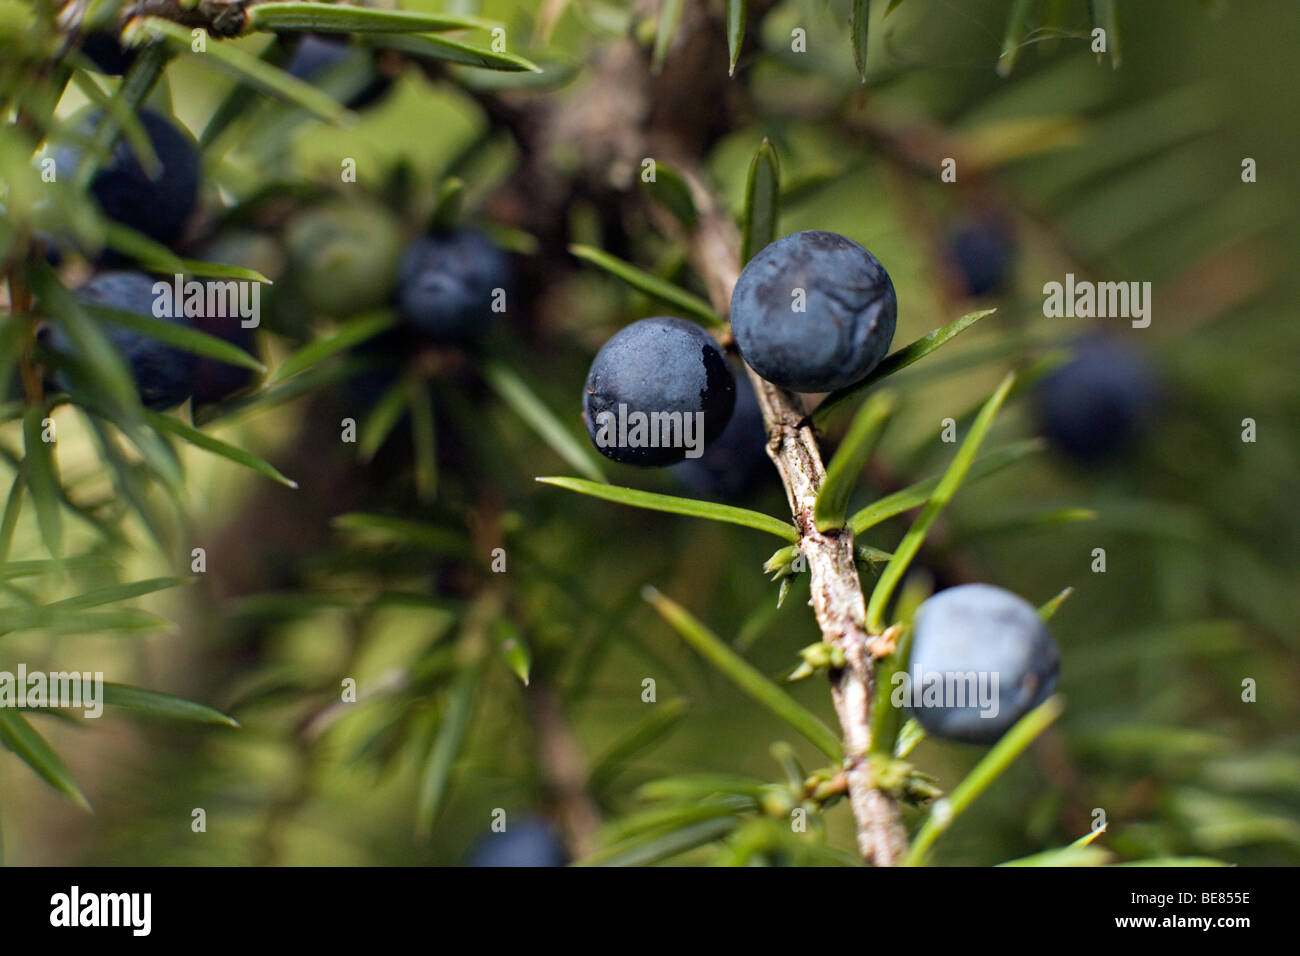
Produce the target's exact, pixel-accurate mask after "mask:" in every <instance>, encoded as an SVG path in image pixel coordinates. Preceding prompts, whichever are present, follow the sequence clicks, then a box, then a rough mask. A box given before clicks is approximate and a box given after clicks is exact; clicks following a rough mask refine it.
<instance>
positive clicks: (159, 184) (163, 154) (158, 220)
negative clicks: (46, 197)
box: [55, 109, 199, 245]
mask: <svg viewBox="0 0 1300 956" xmlns="http://www.w3.org/2000/svg"><path fill="white" fill-rule="evenodd" d="M102 116H103V114H102V113H101V112H99V111H95V112H93V113H91V114H90V116H89V117H88V119H87V120H86V121H85V122H84V123H83V124H82V127H81V128H82V132H83V133H84V134H85V135H87V136H89V135H91V134H92V133H93V131H94V129H95V127H96V125H98V123H99V121H100V119H101V118H102ZM138 116H139V120H140V124H141V125H142V126H143V127H144V131H145V134H146V135H147V136H148V137H149V142H150V143H151V144H152V145H153V151H154V153H155V155H157V157H158V162H159V164H160V166H161V168H160V169H159V171H158V175H157V176H156V177H155V178H150V176H149V174H148V173H146V172H145V170H144V167H143V166H141V165H140V161H139V159H137V158H136V155H135V152H134V151H133V150H132V149H131V146H130V144H129V143H128V142H127V141H126V139H125V137H123V136H122V135H121V134H120V133H119V134H118V140H117V144H116V145H115V146H114V147H113V151H112V152H111V153H110V154H109V156H108V158H107V159H106V160H105V162H104V164H103V166H101V167H100V170H99V172H98V173H96V174H95V178H94V179H93V180H91V183H90V192H91V194H92V195H93V196H94V197H95V200H96V201H97V202H98V203H99V208H100V209H101V210H102V211H103V213H104V215H105V216H107V217H108V218H109V219H112V220H114V221H115V222H119V223H121V224H122V225H124V226H129V227H130V228H132V229H134V230H136V231H137V232H142V233H144V234H145V235H146V236H149V237H151V238H153V239H156V240H158V241H159V242H161V243H163V244H164V245H170V244H172V243H173V242H175V241H176V240H177V239H178V238H180V235H181V233H182V231H184V229H185V224H186V222H187V221H188V220H189V217H190V213H191V212H193V210H194V204H195V202H196V200H197V198H198V190H199V153H198V148H197V146H196V145H195V142H194V139H193V137H191V136H190V134H189V133H187V132H186V131H185V130H183V129H181V128H180V127H179V126H177V125H176V123H175V122H174V121H172V120H171V119H168V118H167V117H166V116H163V115H162V114H161V113H158V112H156V111H154V110H151V109H142V110H140V112H139V114H138ZM82 155H83V151H82V148H81V147H79V146H65V147H63V148H61V149H59V150H58V152H57V153H55V168H56V169H57V171H58V177H59V179H60V181H63V182H68V183H71V182H72V181H73V179H74V178H75V176H76V173H77V167H78V166H79V165H80V164H81V157H82Z"/></svg>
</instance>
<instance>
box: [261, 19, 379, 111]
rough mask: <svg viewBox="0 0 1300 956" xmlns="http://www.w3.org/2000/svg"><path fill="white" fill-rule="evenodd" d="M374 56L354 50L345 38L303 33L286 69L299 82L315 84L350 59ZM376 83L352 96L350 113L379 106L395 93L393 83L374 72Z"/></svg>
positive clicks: (294, 47) (376, 71)
mask: <svg viewBox="0 0 1300 956" xmlns="http://www.w3.org/2000/svg"><path fill="white" fill-rule="evenodd" d="M353 55H355V56H371V54H370V53H369V52H368V51H365V50H363V49H361V48H359V47H356V46H353V45H352V43H351V41H350V40H349V39H348V38H347V37H346V36H332V35H329V34H323V33H303V34H301V35H300V36H299V38H298V40H297V41H296V42H295V43H294V44H293V52H292V53H291V54H290V55H289V61H288V62H287V63H286V64H285V66H284V69H285V70H286V71H287V72H288V73H290V74H291V75H293V76H296V77H297V78H298V79H300V80H306V81H309V82H310V81H312V80H315V79H318V78H320V77H321V76H322V75H323V74H325V73H326V72H328V71H329V70H331V69H332V68H333V67H336V66H338V65H339V64H341V63H342V62H343V61H344V60H346V59H347V58H348V57H349V56H353ZM372 71H373V73H374V79H372V80H371V81H370V82H369V83H367V84H366V85H365V86H364V87H362V88H361V89H360V90H359V91H357V92H356V93H355V94H354V95H353V96H351V97H350V98H349V99H348V101H347V103H346V104H345V105H346V106H347V107H348V108H349V109H354V110H360V109H364V108H365V107H367V106H371V105H373V104H374V103H377V102H379V100H381V99H383V98H384V96H385V95H387V93H388V91H389V90H390V89H392V86H393V81H392V79H391V78H390V77H387V76H385V75H383V74H382V73H380V72H379V71H378V70H377V69H374V68H373V57H372Z"/></svg>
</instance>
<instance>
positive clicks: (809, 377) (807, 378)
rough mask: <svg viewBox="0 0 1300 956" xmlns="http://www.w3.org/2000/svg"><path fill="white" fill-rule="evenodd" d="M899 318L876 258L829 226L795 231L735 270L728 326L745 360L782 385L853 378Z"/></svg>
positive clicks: (817, 385)
mask: <svg viewBox="0 0 1300 956" xmlns="http://www.w3.org/2000/svg"><path fill="white" fill-rule="evenodd" d="M897 321H898V300H897V298H896V297H895V295H894V284H893V283H892V282H891V281H890V279H889V273H888V272H886V271H885V267H884V266H882V265H881V264H880V262H879V260H877V259H876V257H875V256H873V255H872V254H871V253H870V252H868V251H867V250H866V249H864V248H862V246H860V245H858V244H857V243H856V242H854V241H853V240H851V239H846V238H845V237H844V236H841V235H837V234H836V233H833V232H819V231H815V230H812V231H808V232H796V233H793V234H791V235H788V236H784V237H782V238H780V239H778V240H776V242H773V243H772V244H771V245H769V246H767V247H766V248H764V249H763V250H761V251H760V252H759V253H758V255H756V256H754V258H753V259H751V260H750V261H749V264H748V265H746V266H745V268H744V270H743V271H742V272H741V273H740V279H739V281H738V282H737V283H736V289H735V292H734V293H733V294H732V297H731V328H732V330H733V331H734V332H735V335H736V344H737V345H738V346H739V347H740V354H741V355H742V356H744V359H745V361H746V362H748V363H749V366H750V368H752V369H753V370H754V371H756V372H757V373H758V374H759V375H761V376H763V378H765V379H767V380H768V381H769V382H772V383H773V384H776V385H780V386H782V387H783V388H789V389H793V390H795V391H798V392H829V391H832V390H833V389H837V388H843V387H844V386H846V385H852V384H853V383H854V382H857V381H858V380H860V379H861V378H863V377H864V376H865V375H866V374H867V373H868V372H870V371H871V370H872V369H873V368H875V367H876V365H877V364H879V362H880V360H881V359H882V358H884V357H885V354H886V353H887V352H888V351H889V344H890V342H892V341H893V338H894V327H895V325H896V324H897Z"/></svg>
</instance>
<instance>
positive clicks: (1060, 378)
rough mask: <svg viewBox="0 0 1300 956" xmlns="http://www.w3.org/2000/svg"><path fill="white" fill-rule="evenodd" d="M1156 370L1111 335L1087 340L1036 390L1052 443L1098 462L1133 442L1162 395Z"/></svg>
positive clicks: (1074, 455)
mask: <svg viewBox="0 0 1300 956" xmlns="http://www.w3.org/2000/svg"><path fill="white" fill-rule="evenodd" d="M1157 393H1158V387H1157V383H1156V378H1155V375H1154V373H1153V371H1152V369H1151V367H1150V365H1148V363H1147V361H1146V359H1145V358H1144V357H1143V356H1142V354H1141V353H1140V352H1138V351H1137V350H1136V349H1133V348H1130V347H1129V346H1127V345H1125V344H1124V343H1122V342H1119V341H1116V340H1115V339H1112V338H1102V339H1094V340H1090V341H1087V342H1085V343H1083V344H1082V345H1080V346H1079V347H1078V348H1077V349H1076V351H1075V353H1074V356H1073V357H1072V358H1071V359H1070V360H1069V361H1067V362H1066V363H1065V364H1064V365H1062V366H1060V367H1059V368H1056V369H1054V370H1053V371H1052V372H1050V373H1049V374H1048V375H1046V376H1045V377H1044V378H1043V380H1042V381H1041V382H1039V383H1038V385H1037V387H1036V388H1035V390H1034V404H1035V406H1036V411H1037V413H1038V418H1039V421H1040V422H1041V424H1042V429H1043V433H1044V435H1046V437H1047V439H1048V441H1049V442H1051V444H1052V447H1053V448H1055V449H1056V450H1057V451H1059V452H1061V453H1062V454H1063V455H1065V456H1066V457H1068V458H1071V459H1074V460H1075V461H1079V462H1096V461H1100V460H1101V459H1104V458H1107V457H1109V456H1112V455H1115V454H1118V453H1120V452H1122V451H1124V450H1125V449H1127V448H1129V447H1130V446H1132V444H1133V443H1134V441H1135V440H1136V439H1137V438H1138V437H1139V436H1140V435H1141V433H1142V430H1143V426H1144V425H1145V424H1146V420H1147V418H1148V417H1149V415H1150V414H1151V411H1152V408H1153V406H1154V405H1155V403H1156V400H1157V398H1158V394H1157Z"/></svg>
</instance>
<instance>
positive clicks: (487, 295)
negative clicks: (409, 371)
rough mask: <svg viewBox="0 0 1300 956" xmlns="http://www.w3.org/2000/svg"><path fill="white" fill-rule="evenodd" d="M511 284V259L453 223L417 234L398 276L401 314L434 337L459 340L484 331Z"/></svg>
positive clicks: (466, 340) (460, 341)
mask: <svg viewBox="0 0 1300 956" xmlns="http://www.w3.org/2000/svg"><path fill="white" fill-rule="evenodd" d="M510 285H511V275H510V260H509V258H508V257H507V256H506V254H505V252H503V251H502V250H501V249H500V248H499V247H498V246H497V245H496V244H495V243H493V242H492V240H491V239H489V238H488V237H487V236H485V235H483V233H481V232H477V231H475V230H472V229H457V230H455V231H453V232H445V233H437V234H434V235H430V236H425V237H424V238H422V239H417V240H416V241H415V242H413V243H411V244H410V245H409V246H407V248H406V252H405V253H404V254H403V255H402V264H401V268H400V270H399V273H398V278H397V306H398V310H399V313H400V315H401V317H402V320H403V321H404V322H406V323H407V324H409V325H410V326H411V327H412V328H414V329H415V330H416V331H418V332H420V333H421V334H423V335H426V336H428V337H429V338H430V339H432V340H433V341H435V342H447V343H463V342H470V341H473V340H474V339H477V338H479V337H481V336H482V335H483V333H484V332H486V331H487V329H488V326H489V325H490V324H491V320H492V316H493V306H494V304H495V303H496V302H498V301H503V304H505V303H504V300H502V299H501V298H500V295H499V294H498V292H497V290H498V289H500V290H502V293H501V294H502V295H508V293H509V289H510Z"/></svg>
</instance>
